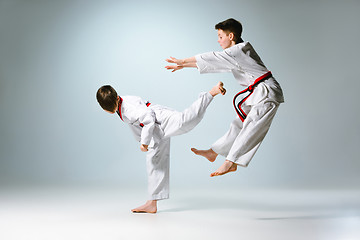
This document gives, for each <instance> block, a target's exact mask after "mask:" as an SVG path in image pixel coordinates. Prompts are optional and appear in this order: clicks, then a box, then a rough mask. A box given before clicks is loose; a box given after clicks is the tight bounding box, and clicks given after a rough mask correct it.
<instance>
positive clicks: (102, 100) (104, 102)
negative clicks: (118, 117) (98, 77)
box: [96, 85, 118, 112]
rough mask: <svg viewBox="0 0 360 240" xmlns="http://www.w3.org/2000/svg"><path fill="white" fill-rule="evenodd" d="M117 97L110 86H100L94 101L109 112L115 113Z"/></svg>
mask: <svg viewBox="0 0 360 240" xmlns="http://www.w3.org/2000/svg"><path fill="white" fill-rule="evenodd" d="M117 97H118V94H117V93H116V91H115V89H114V88H112V87H111V86H110V85H105V86H102V87H101V88H99V90H98V91H97V93H96V99H97V101H98V102H99V104H100V106H101V107H102V108H103V109H104V110H107V111H109V112H115V111H116V106H117Z"/></svg>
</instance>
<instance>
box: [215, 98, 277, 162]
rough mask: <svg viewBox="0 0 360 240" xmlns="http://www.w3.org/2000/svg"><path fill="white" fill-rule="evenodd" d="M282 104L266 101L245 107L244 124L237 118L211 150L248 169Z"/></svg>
mask: <svg viewBox="0 0 360 240" xmlns="http://www.w3.org/2000/svg"><path fill="white" fill-rule="evenodd" d="M279 105H280V103H277V102H276V101H269V99H265V100H264V101H261V102H259V103H257V104H256V105H253V106H246V105H245V106H243V108H242V109H243V110H244V111H245V112H246V114H247V117H246V119H245V120H244V122H242V121H241V120H240V118H239V117H236V118H235V119H234V120H233V121H232V123H231V124H230V129H229V130H228V131H227V132H226V133H225V135H223V136H222V137H221V138H220V139H218V140H217V141H216V142H215V143H214V144H213V145H212V146H211V149H212V150H213V151H214V152H216V153H217V154H219V155H221V156H224V157H226V159H227V160H229V161H232V162H234V163H236V164H237V165H240V166H242V167H247V166H248V165H249V163H250V161H251V159H252V158H253V156H254V154H255V153H256V151H257V149H258V148H259V146H260V144H261V143H262V141H263V140H264V137H265V135H266V133H267V132H268V130H269V128H270V125H271V122H272V120H273V118H274V116H275V113H276V111H277V109H278V107H279Z"/></svg>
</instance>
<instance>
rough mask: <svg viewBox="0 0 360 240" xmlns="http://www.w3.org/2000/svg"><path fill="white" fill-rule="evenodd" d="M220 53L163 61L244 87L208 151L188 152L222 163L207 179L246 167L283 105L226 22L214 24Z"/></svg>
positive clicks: (236, 29) (235, 25) (238, 29)
mask: <svg viewBox="0 0 360 240" xmlns="http://www.w3.org/2000/svg"><path fill="white" fill-rule="evenodd" d="M215 29H216V30H217V32H218V42H219V44H220V46H221V47H222V48H223V49H224V51H222V52H208V53H203V54H198V55H196V56H194V57H191V58H185V59H176V58H173V57H170V58H169V59H166V61H167V62H169V63H174V64H175V65H170V66H166V67H165V68H167V69H168V70H172V72H175V71H177V70H180V69H183V68H184V67H192V68H198V70H199V72H200V73H218V72H232V74H233V75H234V78H235V79H236V80H237V81H238V83H239V84H240V85H242V86H245V87H246V88H245V89H244V90H242V91H241V92H239V93H238V94H236V95H235V97H234V99H233V105H234V107H235V111H236V113H237V115H238V117H236V119H235V120H233V122H232V123H231V125H230V129H229V130H228V131H227V132H226V133H225V135H224V136H222V137H221V138H220V139H218V140H217V141H216V142H215V143H214V144H213V145H212V146H211V148H210V149H207V150H198V149H196V148H192V149H191V150H192V151H193V152H194V153H195V154H197V155H200V156H203V157H205V158H207V159H208V160H209V161H210V162H214V161H215V160H216V158H217V156H218V155H219V154H220V155H222V156H224V157H226V160H225V162H224V163H223V164H222V165H221V166H220V167H219V168H218V169H217V170H216V171H215V172H213V173H211V175H210V176H211V177H213V176H218V175H223V174H226V173H228V172H232V171H236V170H237V166H238V165H239V166H243V167H247V166H248V164H249V162H250V161H251V159H252V157H253V156H254V154H255V152H256V151H257V149H258V148H259V146H260V144H261V142H262V141H263V139H264V137H265V135H266V133H267V132H268V130H269V127H270V124H271V122H272V120H273V118H274V116H275V113H276V111H277V109H278V107H279V105H280V103H282V102H284V98H283V93H282V90H281V87H280V85H279V83H278V82H277V81H276V80H275V79H274V77H273V76H272V74H271V72H270V71H269V70H268V69H267V68H266V67H265V65H264V63H263V62H262V60H261V59H260V57H259V55H258V54H257V53H256V52H255V50H254V48H253V47H252V45H251V44H250V43H249V42H244V41H243V39H242V38H241V34H242V25H241V23H240V22H238V21H236V20H235V19H232V18H230V19H227V20H225V21H223V22H220V23H218V24H216V25H215Z"/></svg>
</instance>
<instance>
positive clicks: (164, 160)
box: [146, 92, 213, 200]
mask: <svg viewBox="0 0 360 240" xmlns="http://www.w3.org/2000/svg"><path fill="white" fill-rule="evenodd" d="M212 99H213V96H212V95H211V94H210V93H208V92H207V93H201V94H200V96H199V98H198V99H197V100H196V101H195V102H194V103H192V104H191V106H190V107H189V108H187V109H185V110H184V111H183V112H178V111H175V110H172V109H169V108H166V107H163V106H160V105H155V104H151V105H150V106H149V108H151V109H152V110H153V111H154V112H155V115H156V121H157V122H158V123H159V124H158V125H157V127H158V128H157V129H155V130H154V131H161V132H162V134H161V136H160V137H158V140H155V141H154V142H152V143H151V144H150V145H149V151H148V152H147V155H146V167H147V174H148V192H149V199H150V200H161V199H167V198H169V170H170V169H169V166H170V138H171V137H173V136H177V135H181V134H184V133H186V132H189V131H190V130H192V129H193V128H194V127H195V126H196V125H198V124H199V122H200V121H201V120H202V118H203V117H204V114H205V111H206V109H207V107H208V106H209V104H210V103H211V101H212ZM154 134H155V135H157V136H159V134H156V133H154ZM156 138H157V137H156V136H155V137H154V139H156Z"/></svg>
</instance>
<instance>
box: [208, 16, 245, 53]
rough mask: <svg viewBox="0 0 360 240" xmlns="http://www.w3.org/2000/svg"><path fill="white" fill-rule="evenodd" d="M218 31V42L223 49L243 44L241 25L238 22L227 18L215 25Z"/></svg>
mask: <svg viewBox="0 0 360 240" xmlns="http://www.w3.org/2000/svg"><path fill="white" fill-rule="evenodd" d="M215 29H216V30H218V42H219V44H220V46H221V47H222V48H223V49H226V48H229V47H231V46H234V45H235V44H237V43H241V42H243V40H242V38H241V34H242V25H241V23H240V22H239V21H236V20H235V19H233V18H229V19H227V20H225V21H222V22H219V23H218V24H216V25H215Z"/></svg>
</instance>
